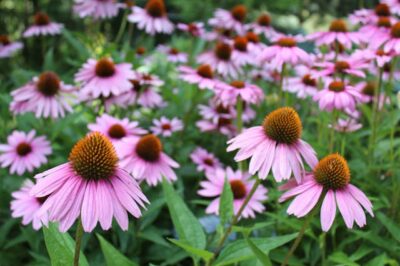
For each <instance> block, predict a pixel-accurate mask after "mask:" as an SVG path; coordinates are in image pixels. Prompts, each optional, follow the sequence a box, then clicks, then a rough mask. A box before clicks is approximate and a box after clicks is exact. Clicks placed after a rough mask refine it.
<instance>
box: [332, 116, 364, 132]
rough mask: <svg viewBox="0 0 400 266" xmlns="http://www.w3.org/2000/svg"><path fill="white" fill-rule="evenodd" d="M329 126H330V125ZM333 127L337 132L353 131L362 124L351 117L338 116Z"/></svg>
mask: <svg viewBox="0 0 400 266" xmlns="http://www.w3.org/2000/svg"><path fill="white" fill-rule="evenodd" d="M329 126H330V127H332V125H329ZM333 127H334V128H335V130H336V131H338V132H354V131H357V130H359V129H360V128H362V124H360V123H358V122H357V120H355V119H353V118H347V119H342V118H339V120H338V121H337V122H336V123H335V125H334V126H333Z"/></svg>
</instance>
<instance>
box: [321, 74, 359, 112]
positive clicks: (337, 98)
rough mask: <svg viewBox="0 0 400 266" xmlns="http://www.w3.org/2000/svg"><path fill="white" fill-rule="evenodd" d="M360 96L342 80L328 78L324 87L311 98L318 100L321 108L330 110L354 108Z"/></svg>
mask: <svg viewBox="0 0 400 266" xmlns="http://www.w3.org/2000/svg"><path fill="white" fill-rule="evenodd" d="M360 98H361V95H360V93H359V92H358V91H357V90H356V89H355V88H354V87H353V86H350V85H349V84H347V82H346V81H342V80H329V81H327V82H326V85H325V88H324V89H323V90H321V91H319V92H317V94H315V95H314V97H313V100H314V101H316V102H318V104H319V108H320V109H321V110H326V111H329V112H330V111H332V110H333V109H337V110H344V109H346V108H349V109H350V110H354V109H355V106H356V103H357V100H359V99H360Z"/></svg>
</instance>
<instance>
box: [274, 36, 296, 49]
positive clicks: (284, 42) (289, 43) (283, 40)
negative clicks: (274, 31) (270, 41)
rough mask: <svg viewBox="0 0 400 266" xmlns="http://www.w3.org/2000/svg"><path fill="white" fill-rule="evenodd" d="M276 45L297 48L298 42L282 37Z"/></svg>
mask: <svg viewBox="0 0 400 266" xmlns="http://www.w3.org/2000/svg"><path fill="white" fill-rule="evenodd" d="M276 44H277V45H279V46H282V47H295V46H296V40H295V39H293V38H291V37H282V38H280V39H279V40H278V41H277V42H276Z"/></svg>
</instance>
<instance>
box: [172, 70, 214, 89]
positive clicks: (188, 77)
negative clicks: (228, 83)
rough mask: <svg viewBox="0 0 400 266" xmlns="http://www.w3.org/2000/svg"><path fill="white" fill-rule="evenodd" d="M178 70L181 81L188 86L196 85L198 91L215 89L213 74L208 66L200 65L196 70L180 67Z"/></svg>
mask: <svg viewBox="0 0 400 266" xmlns="http://www.w3.org/2000/svg"><path fill="white" fill-rule="evenodd" d="M178 70H179V72H180V74H179V77H180V78H181V79H183V80H184V81H186V82H188V83H190V84H197V85H198V86H199V88H200V89H206V88H207V89H210V90H213V89H214V88H215V84H216V81H217V80H216V79H215V78H214V72H213V70H212V68H211V66H210V65H207V64H204V65H200V66H199V67H198V68H197V69H193V68H191V67H189V66H180V67H179V68H178Z"/></svg>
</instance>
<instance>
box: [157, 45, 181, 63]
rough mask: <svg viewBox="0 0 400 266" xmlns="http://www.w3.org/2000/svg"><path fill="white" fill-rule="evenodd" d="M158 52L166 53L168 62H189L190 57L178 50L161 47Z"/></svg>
mask: <svg viewBox="0 0 400 266" xmlns="http://www.w3.org/2000/svg"><path fill="white" fill-rule="evenodd" d="M157 50H158V51H160V52H162V53H164V54H165V55H166V56H167V60H168V61H169V62H171V63H186V62H187V61H188V55H187V54H186V53H183V52H181V51H179V50H178V49H176V48H173V47H168V46H166V45H159V46H158V47H157Z"/></svg>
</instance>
